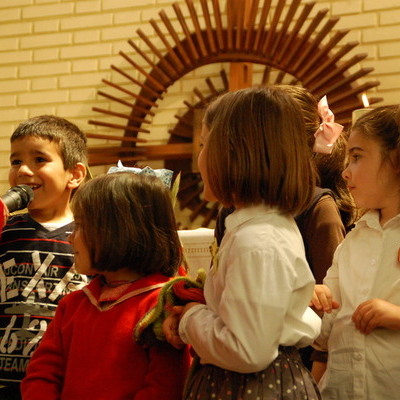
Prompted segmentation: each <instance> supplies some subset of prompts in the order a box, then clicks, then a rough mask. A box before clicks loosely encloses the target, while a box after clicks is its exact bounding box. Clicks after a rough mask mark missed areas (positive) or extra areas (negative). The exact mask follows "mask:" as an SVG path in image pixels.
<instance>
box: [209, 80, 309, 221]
mask: <svg viewBox="0 0 400 400" xmlns="http://www.w3.org/2000/svg"><path fill="white" fill-rule="evenodd" d="M204 123H205V125H206V126H207V128H208V129H209V137H208V141H207V172H208V177H209V181H210V186H211V189H212V192H213V193H214V195H215V196H216V197H217V198H218V200H220V201H221V202H222V203H223V205H224V206H225V207H231V206H234V205H235V206H238V205H251V204H260V203H265V204H268V205H270V206H272V207H276V208H278V209H279V210H280V211H281V212H283V213H290V214H300V213H301V212H302V211H303V210H305V209H306V208H307V206H308V204H309V202H310V200H311V197H312V193H313V190H314V186H315V174H314V171H313V167H312V164H311V161H310V157H309V149H308V146H307V141H306V134H305V125H304V119H303V117H302V112H301V109H300V107H299V105H298V104H297V103H296V101H295V100H294V99H293V97H292V96H291V95H289V94H288V93H286V92H285V91H284V90H282V89H280V88H278V87H273V86H270V87H252V88H248V89H241V90H237V91H234V92H228V93H226V94H224V95H222V96H221V97H219V98H217V99H216V100H215V101H214V102H213V103H211V104H210V105H209V106H208V108H207V110H206V113H205V117H204Z"/></svg>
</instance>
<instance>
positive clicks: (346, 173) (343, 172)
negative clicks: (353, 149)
mask: <svg viewBox="0 0 400 400" xmlns="http://www.w3.org/2000/svg"><path fill="white" fill-rule="evenodd" d="M349 177H350V173H349V167H348V166H347V167H346V168H345V169H344V170H343V171H342V178H343V179H345V180H346V181H347V180H349Z"/></svg>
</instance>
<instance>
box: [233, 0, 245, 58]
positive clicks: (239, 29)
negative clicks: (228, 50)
mask: <svg viewBox="0 0 400 400" xmlns="http://www.w3.org/2000/svg"><path fill="white" fill-rule="evenodd" d="M245 4H246V1H241V2H239V5H238V7H237V9H236V22H235V27H236V35H235V44H234V48H235V49H236V50H242V49H243V45H242V38H243V26H244V21H245V19H244V16H245V9H244V7H245Z"/></svg>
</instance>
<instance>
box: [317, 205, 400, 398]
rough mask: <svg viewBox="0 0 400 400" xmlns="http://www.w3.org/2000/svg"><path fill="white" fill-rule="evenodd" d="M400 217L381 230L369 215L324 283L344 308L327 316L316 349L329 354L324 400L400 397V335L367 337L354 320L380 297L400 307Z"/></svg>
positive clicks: (378, 333) (383, 332)
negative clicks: (358, 311) (365, 304)
mask: <svg viewBox="0 0 400 400" xmlns="http://www.w3.org/2000/svg"><path fill="white" fill-rule="evenodd" d="M399 248H400V215H397V216H396V217H394V218H392V219H391V220H390V221H388V222H386V224H385V225H384V226H383V227H382V226H381V225H380V223H379V214H378V212H377V211H369V212H368V213H367V214H365V215H364V216H363V217H362V218H361V219H360V220H359V222H358V223H357V225H356V227H355V228H354V229H353V230H352V231H351V232H350V233H349V234H348V235H347V237H346V238H345V240H344V241H343V242H342V243H341V244H340V246H339V247H338V249H337V250H336V253H335V255H334V259H333V265H332V267H331V268H330V269H329V270H328V273H327V276H326V278H325V279H324V284H326V285H327V286H328V287H329V288H330V289H331V291H332V294H333V299H334V300H337V301H338V302H339V303H340V305H341V307H340V309H339V310H336V312H333V313H332V314H325V315H324V318H323V323H322V330H321V335H320V337H319V338H318V339H317V341H316V343H315V347H316V348H318V349H322V350H327V349H328V350H329V355H328V366H327V371H326V373H325V375H324V376H323V378H322V379H321V382H320V389H321V391H322V395H323V399H324V400H325V399H341V400H347V399H348V400H350V399H351V400H358V399H363V400H364V399H371V400H375V399H377V400H381V399H384V400H390V399H393V400H394V399H399V398H400V331H394V330H389V329H383V328H378V329H374V330H373V331H372V332H371V333H369V334H367V335H365V334H363V333H360V332H359V331H358V330H356V328H355V325H354V323H353V322H352V320H351V317H352V315H353V313H354V311H355V310H356V308H357V307H358V306H359V305H360V303H362V302H364V301H366V300H370V299H374V298H379V299H383V300H386V301H388V302H390V303H393V304H396V305H400V262H399Z"/></svg>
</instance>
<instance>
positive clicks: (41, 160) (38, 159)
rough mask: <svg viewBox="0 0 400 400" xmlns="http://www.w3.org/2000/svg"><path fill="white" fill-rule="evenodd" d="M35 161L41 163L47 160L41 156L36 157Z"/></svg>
mask: <svg viewBox="0 0 400 400" xmlns="http://www.w3.org/2000/svg"><path fill="white" fill-rule="evenodd" d="M35 160H36V162H38V163H43V162H46V161H47V160H46V159H45V158H43V157H36V159H35Z"/></svg>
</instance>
